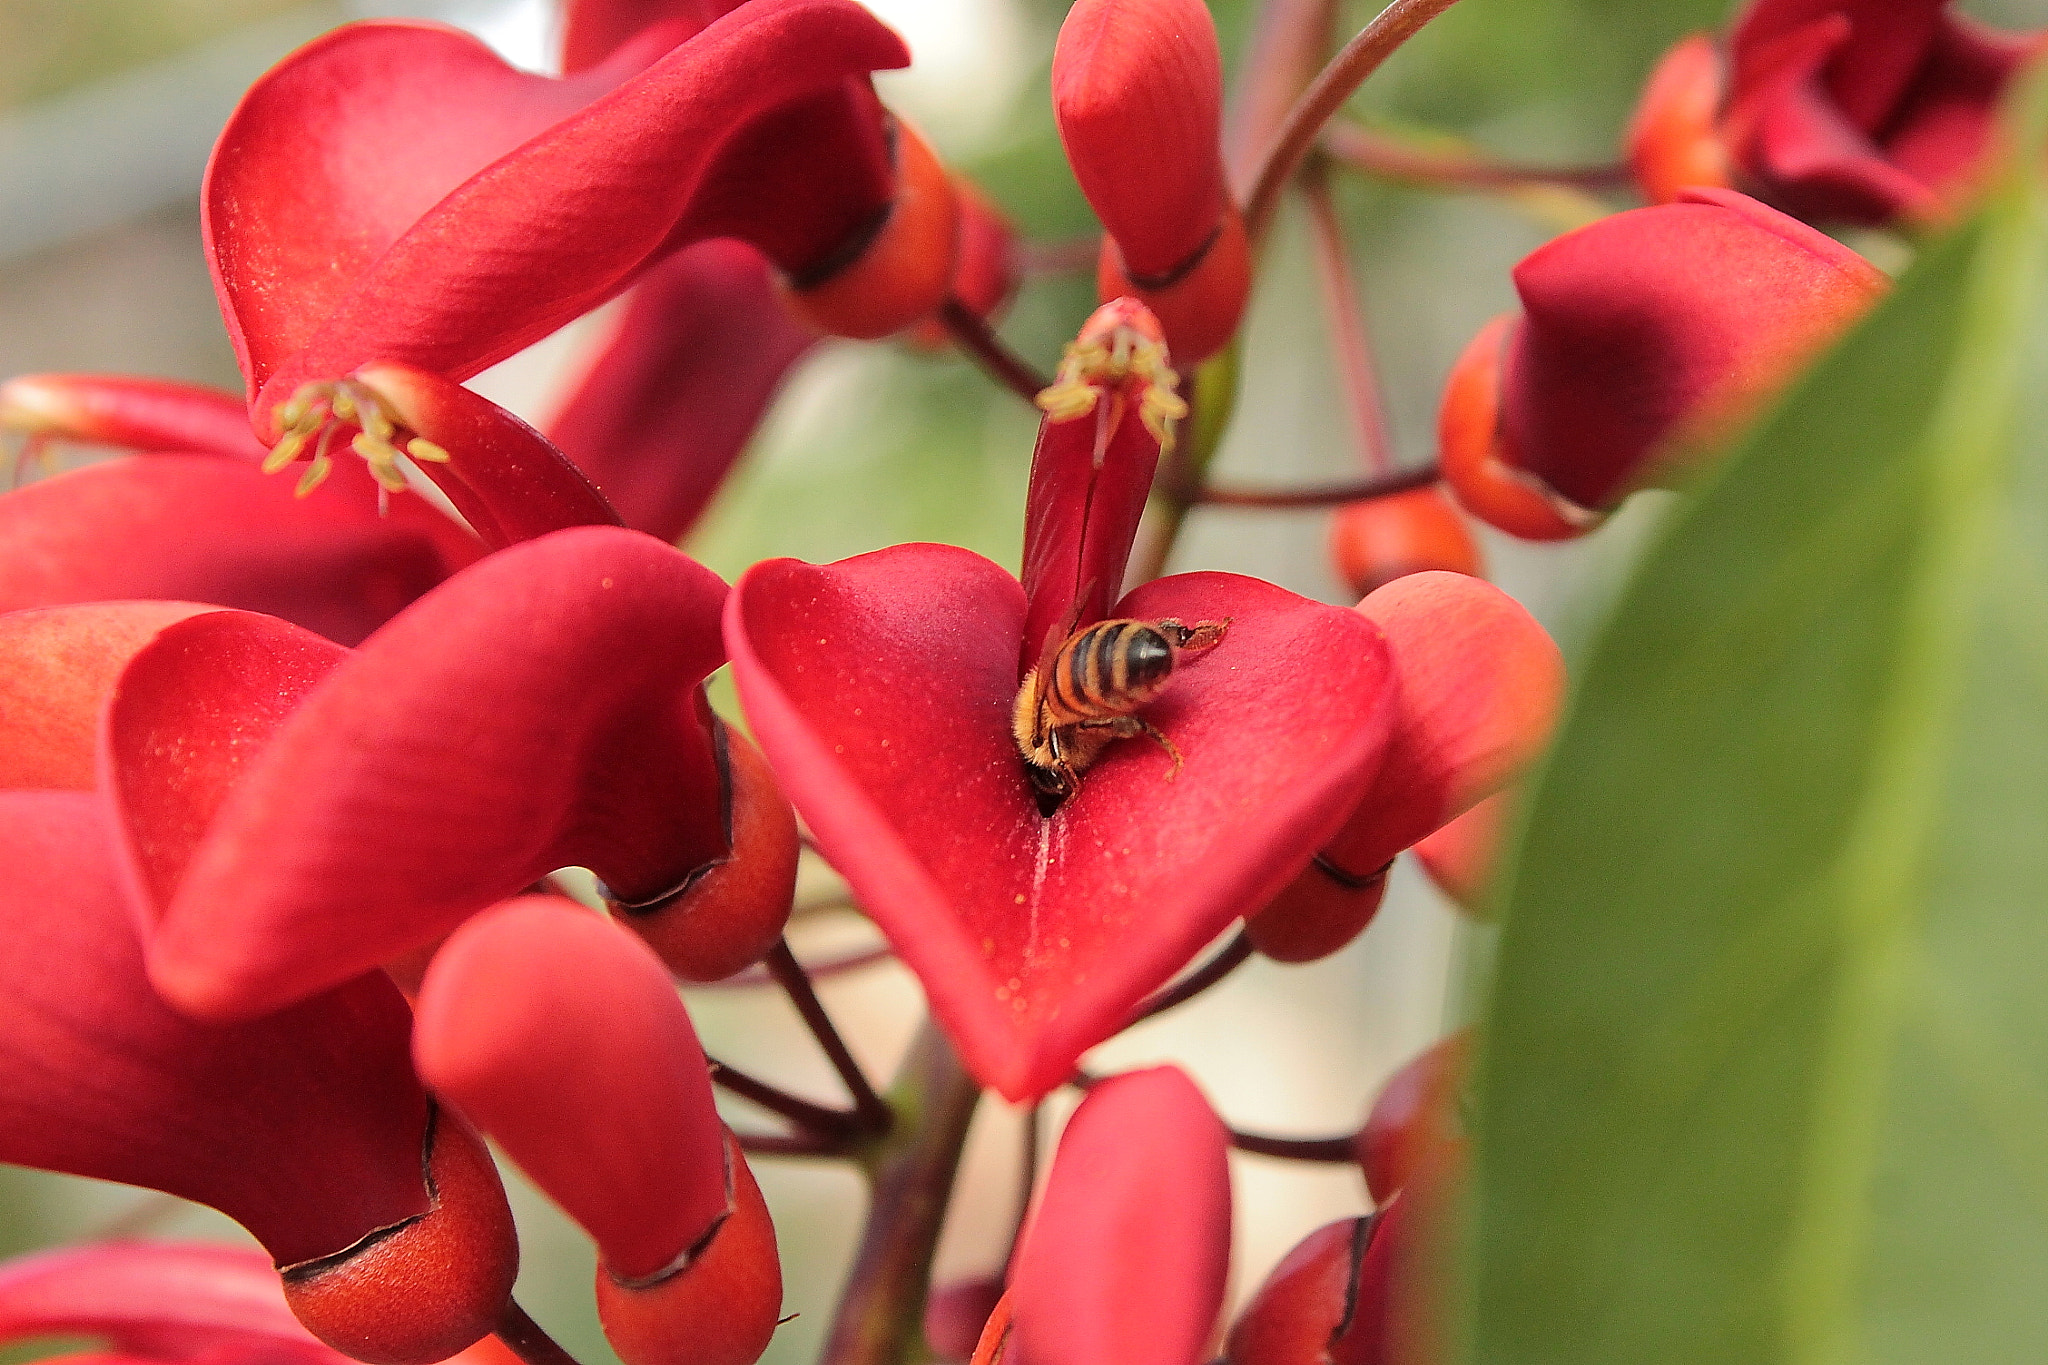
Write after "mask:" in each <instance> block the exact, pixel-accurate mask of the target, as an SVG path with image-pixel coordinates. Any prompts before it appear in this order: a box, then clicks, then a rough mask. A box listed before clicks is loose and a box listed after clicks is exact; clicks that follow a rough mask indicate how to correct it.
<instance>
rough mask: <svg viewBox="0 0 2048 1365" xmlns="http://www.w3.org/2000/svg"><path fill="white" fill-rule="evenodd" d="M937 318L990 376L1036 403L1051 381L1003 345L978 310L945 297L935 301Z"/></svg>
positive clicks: (961, 347)
mask: <svg viewBox="0 0 2048 1365" xmlns="http://www.w3.org/2000/svg"><path fill="white" fill-rule="evenodd" d="M939 321H940V322H943V323H944V324H945V325H946V331H947V332H948V333H950V334H951V335H952V338H953V342H954V344H955V345H957V346H959V348H960V349H961V350H963V351H965V352H967V354H968V355H970V356H972V357H973V358H974V360H975V363H976V364H978V365H980V366H981V368H982V369H984V370H986V371H987V372H988V374H989V377H990V378H992V379H994V380H995V381H996V382H997V383H999V384H1001V385H1002V386H1003V387H1005V388H1007V389H1008V390H1010V392H1012V393H1014V394H1016V395H1017V396H1018V397H1019V398H1022V399H1023V400H1024V401H1025V402H1027V403H1030V404H1032V405H1034V406H1036V404H1037V402H1038V395H1039V393H1040V391H1042V390H1043V389H1044V388H1045V387H1046V386H1047V385H1049V384H1051V383H1052V381H1051V380H1050V379H1047V378H1046V377H1045V376H1044V375H1042V374H1040V373H1039V372H1038V371H1036V370H1034V369H1032V368H1031V366H1030V364H1029V363H1028V362H1027V361H1025V360H1024V359H1023V357H1021V356H1019V355H1018V354H1017V353H1016V352H1015V351H1013V350H1011V349H1010V348H1009V347H1008V346H1005V345H1004V344H1003V341H1002V338H1001V337H998V336H997V335H996V334H995V331H994V329H993V328H991V327H990V326H989V325H988V322H987V320H986V319H984V318H983V317H982V316H981V314H979V313H977V312H975V311H974V310H973V309H972V308H969V307H968V306H967V305H966V304H964V303H962V302H960V300H958V299H955V298H949V299H947V300H946V301H945V302H944V303H943V304H941V305H939Z"/></svg>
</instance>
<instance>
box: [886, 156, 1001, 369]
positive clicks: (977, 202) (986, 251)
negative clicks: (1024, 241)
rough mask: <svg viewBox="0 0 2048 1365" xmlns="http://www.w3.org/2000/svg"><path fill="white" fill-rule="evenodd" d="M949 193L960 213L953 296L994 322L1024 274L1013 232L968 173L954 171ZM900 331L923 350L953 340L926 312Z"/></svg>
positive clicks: (975, 313) (906, 338)
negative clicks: (959, 173)
mask: <svg viewBox="0 0 2048 1365" xmlns="http://www.w3.org/2000/svg"><path fill="white" fill-rule="evenodd" d="M953 196H954V199H955V201H956V202H957V203H958V204H959V209H960V219H959V228H958V232H959V238H958V241H957V243H956V245H955V250H954V253H953V288H952V296H953V297H954V298H955V299H958V300H959V301H960V303H961V304H963V305H964V306H965V307H966V308H967V310H968V311H969V312H971V313H973V314H974V315H975V316H976V317H978V318H981V319H983V320H984V321H987V322H991V323H992V322H994V321H995V320H996V319H997V318H999V317H1001V316H1002V314H1003V311H1004V310H1005V309H1007V308H1008V307H1009V306H1010V300H1012V299H1013V298H1015V297H1016V296H1017V284H1018V281H1019V279H1020V277H1021V276H1022V274H1023V261H1022V259H1021V256H1020V253H1019V251H1018V247H1017V232H1016V229H1015V228H1013V227H1011V226H1010V220H1009V219H1008V218H1006V217H1004V216H1003V211H1002V210H1001V209H999V208H997V207H996V206H995V205H994V204H993V203H991V202H989V200H988V197H987V196H986V195H984V194H982V192H981V190H980V189H979V188H977V187H976V185H975V184H974V182H973V181H971V180H969V179H968V178H967V177H966V176H964V175H955V176H954V177H953ZM903 335H904V339H905V340H906V341H908V342H909V343H910V344H911V345H913V346H915V347H917V348H918V349H919V350H925V351H936V350H941V349H943V348H944V347H945V346H947V345H948V344H949V342H950V340H951V334H950V333H948V332H947V331H946V328H945V325H944V324H943V323H941V322H939V321H938V320H937V319H936V318H926V319H925V320H924V321H923V322H920V323H918V324H917V325H916V326H915V327H912V328H911V329H910V330H909V331H907V332H905V333H904V334H903Z"/></svg>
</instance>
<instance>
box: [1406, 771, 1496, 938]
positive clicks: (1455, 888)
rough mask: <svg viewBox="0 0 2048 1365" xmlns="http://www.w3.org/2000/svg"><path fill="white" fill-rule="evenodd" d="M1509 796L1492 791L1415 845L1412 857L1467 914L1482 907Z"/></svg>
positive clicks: (1483, 907)
mask: <svg viewBox="0 0 2048 1365" xmlns="http://www.w3.org/2000/svg"><path fill="white" fill-rule="evenodd" d="M1513 799H1514V798H1513V794H1512V792H1507V791H1499V792H1495V793H1494V794H1493V795H1492V796H1489V797H1487V798H1486V799H1485V800H1484V801H1481V802H1480V803H1479V804H1478V805H1476V806H1474V807H1473V808H1472V809H1471V810H1468V811H1466V812H1465V813H1464V814H1463V815H1461V816H1459V817H1458V818H1457V819H1455V820H1453V821H1451V822H1450V823H1449V824H1447V825H1445V826H1444V827H1443V828H1442V829H1440V830H1438V831H1437V832H1436V833H1434V834H1432V835H1430V836H1429V837H1428V838H1427V839H1424V840H1423V841H1422V842H1420V843H1418V844H1416V845H1415V860H1416V861H1417V862H1419V863H1421V864H1422V870H1423V871H1425V872H1427V873H1428V874H1429V879H1430V880H1431V881H1433V882H1435V883H1436V886H1437V890H1439V891H1441V892H1443V893H1444V894H1445V895H1446V896H1449V897H1450V898H1451V900H1452V901H1454V902H1455V903H1456V904H1457V906H1458V908H1459V909H1461V910H1463V911H1465V912H1466V913H1467V914H1471V915H1479V914H1482V913H1483V912H1484V911H1485V909H1486V896H1487V889H1488V886H1489V884H1490V883H1491V881H1492V879H1493V872H1494V864H1495V860H1496V859H1497V858H1498V857H1499V854H1500V842H1501V840H1502V839H1503V838H1505V837H1506V833H1507V831H1506V825H1507V822H1508V818H1509V815H1510V812H1511V806H1510V802H1511V801H1512V800H1513Z"/></svg>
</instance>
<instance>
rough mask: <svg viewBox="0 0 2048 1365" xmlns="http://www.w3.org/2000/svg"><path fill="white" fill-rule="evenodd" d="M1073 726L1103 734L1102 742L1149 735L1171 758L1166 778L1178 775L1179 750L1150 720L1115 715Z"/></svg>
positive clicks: (1170, 778)
mask: <svg viewBox="0 0 2048 1365" xmlns="http://www.w3.org/2000/svg"><path fill="white" fill-rule="evenodd" d="M1074 728H1075V729H1077V730H1089V731H1093V732H1094V733H1096V734H1104V735H1106V736H1107V738H1106V739H1105V740H1104V741H1103V742H1104V743H1107V742H1108V740H1109V739H1135V738H1136V737H1137V736H1139V735H1150V736H1152V738H1153V739H1154V740H1156V741H1158V744H1159V747H1160V748H1162V749H1164V750H1166V756H1167V757H1168V758H1170V759H1172V760H1173V771H1172V772H1170V773H1168V774H1167V775H1166V780H1167V781H1168V782H1171V781H1173V779H1174V778H1176V777H1179V776H1180V767H1181V756H1180V750H1179V749H1176V748H1175V747H1174V745H1173V741H1172V740H1170V739H1168V738H1167V737H1166V734H1165V732H1164V731H1162V730H1161V729H1160V728H1159V727H1158V726H1156V725H1154V724H1152V723H1151V722H1150V721H1147V720H1140V719H1139V718H1138V717H1136V716H1115V717H1112V718H1111V719H1108V720H1090V721H1083V722H1082V723H1081V724H1079V725H1077V726H1075V727H1074Z"/></svg>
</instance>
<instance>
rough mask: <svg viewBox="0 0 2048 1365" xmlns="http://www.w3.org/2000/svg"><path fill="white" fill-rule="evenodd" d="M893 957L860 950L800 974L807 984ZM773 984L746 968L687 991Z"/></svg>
mask: <svg viewBox="0 0 2048 1365" xmlns="http://www.w3.org/2000/svg"><path fill="white" fill-rule="evenodd" d="M839 905H845V906H847V907H849V908H851V906H852V902H851V901H843V902H837V903H835V905H834V906H833V907H832V908H835V909H836V908H838V906H839ZM820 908H823V907H820ZM895 956H896V950H895V949H894V948H891V947H890V946H889V945H888V944H886V943H884V944H882V945H880V946H879V947H875V948H863V949H861V950H860V951H859V952H856V953H847V954H846V955H845V956H843V957H828V958H826V959H825V960H824V961H823V962H807V963H805V964H804V972H805V974H806V975H808V976H809V977H810V978H811V980H813V981H816V980H817V979H818V978H819V977H824V976H838V975H840V974H842V973H844V972H852V971H858V970H860V969H861V968H862V967H872V966H873V965H874V964H875V963H877V962H887V961H889V960H890V959H891V958H893V957H895ZM774 984H776V983H775V978H774V976H772V975H771V974H770V973H769V971H768V969H767V968H766V967H749V968H747V969H746V970H745V971H743V972H735V973H734V974H733V975H731V976H728V977H726V978H725V979H724V980H723V981H702V982H698V983H696V984H694V985H692V986H691V987H690V989H691V990H695V991H730V990H740V989H744V988H747V987H753V986H773V985H774Z"/></svg>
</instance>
